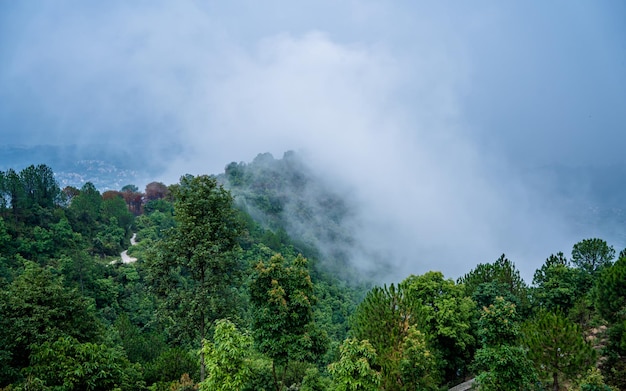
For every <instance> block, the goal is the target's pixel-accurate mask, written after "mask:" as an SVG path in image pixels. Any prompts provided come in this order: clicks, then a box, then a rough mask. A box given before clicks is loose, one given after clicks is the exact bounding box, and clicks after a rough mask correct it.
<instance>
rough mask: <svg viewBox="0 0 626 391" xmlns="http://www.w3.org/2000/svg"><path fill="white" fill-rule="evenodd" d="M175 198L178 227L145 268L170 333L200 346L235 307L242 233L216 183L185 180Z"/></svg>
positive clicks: (201, 178)
mask: <svg viewBox="0 0 626 391" xmlns="http://www.w3.org/2000/svg"><path fill="white" fill-rule="evenodd" d="M175 198H176V202H175V204H174V208H175V213H176V214H175V219H176V222H177V225H176V227H174V228H173V229H171V230H170V231H169V233H168V236H167V237H166V238H165V239H164V240H162V241H160V242H158V244H157V246H155V248H154V249H153V251H151V252H150V253H149V255H146V257H147V259H146V266H147V268H148V274H149V281H150V283H151V286H152V288H153V289H154V291H155V292H156V293H157V294H158V295H159V296H160V297H162V298H163V299H164V301H163V305H162V310H164V311H165V313H167V314H168V315H169V316H171V317H172V318H173V319H175V320H176V321H175V323H174V325H173V326H174V327H173V328H171V331H172V332H174V333H177V334H178V335H180V336H182V337H183V338H186V339H187V340H188V341H193V343H194V344H198V345H199V344H200V343H201V340H202V339H206V338H208V335H209V330H210V326H211V324H212V322H213V321H215V320H216V319H219V318H223V317H226V316H228V315H230V314H232V313H234V312H235V309H236V308H237V305H236V302H237V292H236V291H235V290H234V289H233V287H234V285H235V284H236V282H237V278H238V276H239V275H240V273H241V267H240V263H239V261H238V259H237V256H236V253H235V250H236V249H237V248H238V243H237V240H238V237H239V235H240V234H241V232H240V226H239V224H238V220H237V219H236V214H235V212H234V210H233V208H232V197H231V196H230V194H229V193H228V192H227V191H226V190H224V188H223V187H222V186H218V185H217V182H216V181H215V178H212V177H209V176H206V175H204V176H197V177H193V176H190V175H187V176H184V177H182V178H181V180H180V186H178V188H177V190H176V192H175ZM203 357H204V356H203V355H201V359H203ZM203 371H204V367H203V366H201V375H200V380H201V381H202V380H204V376H203Z"/></svg>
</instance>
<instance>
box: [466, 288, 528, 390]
mask: <svg viewBox="0 0 626 391" xmlns="http://www.w3.org/2000/svg"><path fill="white" fill-rule="evenodd" d="M478 326H479V329H478V335H479V337H480V340H481V344H482V347H481V348H480V349H478V351H477V352H476V356H475V358H474V368H475V370H477V371H480V373H479V374H478V376H477V377H476V382H477V383H478V384H479V388H480V390H485V391H508V390H529V389H532V386H533V384H534V383H535V381H536V374H535V372H534V370H533V367H532V362H530V360H529V359H528V358H527V356H526V351H525V350H524V349H523V348H522V347H521V346H519V345H518V343H517V340H518V338H519V335H520V331H519V326H518V324H517V312H516V310H515V305H514V304H513V303H511V302H508V301H507V300H505V299H504V298H502V297H496V299H495V300H494V303H493V304H491V305H490V306H489V307H483V309H482V311H481V317H480V320H479V322H478Z"/></svg>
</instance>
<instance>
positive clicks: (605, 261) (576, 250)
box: [572, 238, 615, 274]
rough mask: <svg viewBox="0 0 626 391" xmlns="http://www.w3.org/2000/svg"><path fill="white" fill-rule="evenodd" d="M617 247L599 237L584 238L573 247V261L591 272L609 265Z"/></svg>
mask: <svg viewBox="0 0 626 391" xmlns="http://www.w3.org/2000/svg"><path fill="white" fill-rule="evenodd" d="M613 258H615V249H614V248H613V246H609V245H608V244H607V243H606V241H604V240H602V239H598V238H592V239H584V240H582V241H580V242H578V243H576V244H575V245H574V247H573V248H572V263H573V264H574V265H576V266H577V267H579V268H580V269H582V270H584V271H586V272H587V273H589V274H594V273H595V272H597V271H598V270H600V269H602V268H604V267H606V266H609V265H610V264H611V261H612V260H613Z"/></svg>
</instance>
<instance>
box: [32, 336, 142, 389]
mask: <svg viewBox="0 0 626 391" xmlns="http://www.w3.org/2000/svg"><path fill="white" fill-rule="evenodd" d="M26 373H27V374H28V375H30V376H32V377H34V378H36V379H40V380H42V381H43V383H44V384H45V386H47V387H50V388H51V389H62V390H86V391H100V390H102V391H107V390H112V389H118V390H129V391H131V390H136V389H138V388H141V386H142V384H141V382H140V378H141V375H140V371H139V366H138V365H133V364H131V363H130V362H129V361H128V359H127V358H126V355H125V353H124V351H123V350H121V349H119V348H112V347H109V346H106V345H104V344H95V343H88V342H87V343H80V342H78V340H76V339H75V338H72V337H61V338H59V339H58V340H56V341H54V342H50V341H46V342H44V343H42V344H41V345H36V346H34V347H33V354H32V356H31V365H30V366H29V367H28V368H27V370H26Z"/></svg>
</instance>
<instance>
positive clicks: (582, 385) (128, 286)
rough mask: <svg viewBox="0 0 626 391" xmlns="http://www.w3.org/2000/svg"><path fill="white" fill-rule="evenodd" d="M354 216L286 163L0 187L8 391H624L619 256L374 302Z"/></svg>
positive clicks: (597, 250) (50, 176)
mask: <svg viewBox="0 0 626 391" xmlns="http://www.w3.org/2000/svg"><path fill="white" fill-rule="evenodd" d="M353 217H354V216H353V211H352V209H351V205H350V204H349V201H348V199H347V198H345V197H343V196H342V194H340V193H338V192H336V191H334V188H333V186H332V184H330V183H328V182H326V181H325V180H324V178H319V177H316V176H315V175H314V174H313V173H312V172H311V171H309V170H308V169H307V167H306V164H305V162H303V161H302V160H301V158H300V157H298V156H297V155H296V154H293V153H287V154H285V156H284V157H283V158H282V159H274V158H273V157H272V156H271V155H269V154H261V155H258V156H257V157H256V158H255V159H254V160H253V161H252V162H251V163H247V164H246V163H231V164H229V165H228V166H227V167H226V169H225V172H224V173H223V174H220V175H218V176H208V175H200V176H191V175H184V176H182V177H181V178H180V181H179V182H178V183H175V184H169V185H166V184H163V183H159V182H152V183H149V184H148V185H147V186H146V188H145V189H144V190H142V191H140V190H139V189H137V188H136V186H134V185H126V186H123V187H122V188H120V190H119V191H117V190H116V191H106V192H104V193H100V191H99V190H98V189H97V188H96V187H95V186H94V185H93V184H92V183H90V182H88V183H85V184H83V185H82V186H81V187H80V188H75V187H65V188H60V186H59V184H58V182H57V181H56V179H55V175H54V172H53V170H52V169H51V168H50V167H48V166H46V165H38V166H28V167H26V168H24V169H20V170H13V169H11V168H8V169H6V170H4V171H1V172H0V388H1V389H3V390H32V389H36V390H113V389H120V390H143V389H145V390H194V389H201V390H277V391H281V390H302V391H304V390H385V391H387V390H445V389H448V388H449V387H452V386H454V385H455V384H458V383H461V382H463V381H465V380H467V379H470V378H476V384H477V387H479V389H481V390H512V389H515V390H531V389H551V390H565V389H568V390H570V389H571V390H610V389H614V388H615V389H621V390H623V389H626V384H625V382H624V379H626V252H624V251H622V252H621V253H619V254H618V253H616V251H615V249H614V248H613V247H612V246H610V245H609V244H608V243H606V242H605V241H604V240H602V239H599V238H589V239H583V240H581V241H580V242H579V243H577V244H576V245H574V247H573V248H572V251H571V256H570V257H568V256H566V255H564V254H563V253H560V252H555V254H553V255H550V254H546V261H545V263H544V264H543V265H542V266H541V268H539V269H538V270H537V271H536V272H535V275H534V278H533V281H532V282H531V283H529V282H526V281H524V280H523V279H522V278H521V277H520V274H519V271H518V270H517V269H516V267H515V263H514V262H513V261H512V260H509V259H508V258H507V257H506V256H505V255H502V256H501V257H499V258H496V257H497V255H496V256H494V261H493V262H486V263H481V264H478V265H475V266H473V267H472V266H471V265H468V270H467V271H466V273H465V274H464V276H463V277H462V278H459V279H458V280H457V281H454V280H452V279H450V278H447V277H446V276H444V275H443V274H442V273H441V272H438V271H430V272H427V273H424V274H422V275H410V276H405V278H404V279H403V280H402V281H400V282H399V283H396V284H391V285H385V286H376V285H375V280H372V279H368V278H367V277H364V276H362V275H359V273H358V271H357V270H358V269H357V268H354V267H353V265H352V264H351V259H352V258H351V255H352V254H351V252H352V251H353V249H354V240H353V238H352V236H351V230H350V227H351V224H352V223H353V220H352V219H353ZM133 234H136V236H134V240H136V244H135V245H133V246H131V245H130V244H131V237H133ZM125 250H127V251H128V255H129V256H130V257H132V258H134V261H132V260H131V261H130V262H128V263H124V262H122V258H121V256H120V253H121V252H122V251H125ZM556 250H557V251H558V250H559V249H556ZM611 387H614V388H611Z"/></svg>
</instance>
